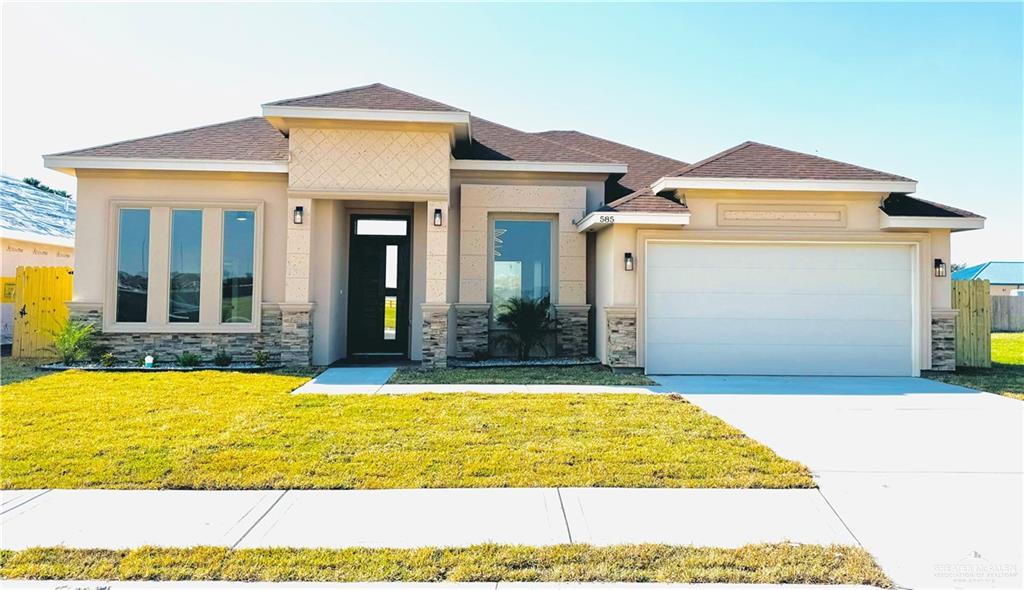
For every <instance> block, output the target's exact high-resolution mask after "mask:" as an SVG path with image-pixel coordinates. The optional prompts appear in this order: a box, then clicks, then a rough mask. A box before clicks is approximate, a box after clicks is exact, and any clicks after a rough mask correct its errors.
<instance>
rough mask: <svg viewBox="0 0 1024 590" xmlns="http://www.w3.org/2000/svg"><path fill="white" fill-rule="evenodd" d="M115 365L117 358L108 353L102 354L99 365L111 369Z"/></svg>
mask: <svg viewBox="0 0 1024 590" xmlns="http://www.w3.org/2000/svg"><path fill="white" fill-rule="evenodd" d="M116 363H117V357H116V356H114V355H113V353H110V352H104V353H103V354H102V355H101V356H100V365H101V366H104V367H113V366H114V365H115V364H116Z"/></svg>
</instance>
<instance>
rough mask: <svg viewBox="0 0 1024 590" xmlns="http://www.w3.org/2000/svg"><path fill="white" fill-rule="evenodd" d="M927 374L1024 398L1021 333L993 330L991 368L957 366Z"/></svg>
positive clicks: (949, 381) (1023, 359)
mask: <svg viewBox="0 0 1024 590" xmlns="http://www.w3.org/2000/svg"><path fill="white" fill-rule="evenodd" d="M927 376H928V378H930V379H935V380H937V381H943V382H945V383H952V384H954V385H961V386H963V387H970V388H971V389H980V390H982V391H988V392H991V393H998V394H1000V395H1005V396H1007V397H1012V398H1015V399H1019V400H1021V401H1024V334H1022V333H1013V334H1005V333H1004V334H992V368H990V369H983V368H972V367H959V368H957V370H956V373H941V372H929V373H928V375H927Z"/></svg>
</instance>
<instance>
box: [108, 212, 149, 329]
mask: <svg viewBox="0 0 1024 590" xmlns="http://www.w3.org/2000/svg"><path fill="white" fill-rule="evenodd" d="M148 299H149V209H121V211H120V214H119V216H118V234H117V312H116V314H115V317H116V321H118V322H145V321H146V307H147V300H148Z"/></svg>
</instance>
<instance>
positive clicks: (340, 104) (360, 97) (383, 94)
mask: <svg viewBox="0 0 1024 590" xmlns="http://www.w3.org/2000/svg"><path fill="white" fill-rule="evenodd" d="M268 104H270V105H273V106H288V107H320V108H327V109H374V110H393V111H455V112H465V111H463V109H458V108H455V107H453V106H449V105H446V104H444V103H440V102H437V101H436V100H430V99H429V98H424V97H422V96H418V95H416V94H412V93H411V92H406V91H404V90H399V89H397V88H392V87H390V86H386V85H384V84H379V83H378V84H370V85H367V86H358V87H356V88H346V89H344V90H335V91H334V92H325V93H323V94H314V95H312V96H301V97H299V98H286V99H284V100H278V101H275V102H271V103H268Z"/></svg>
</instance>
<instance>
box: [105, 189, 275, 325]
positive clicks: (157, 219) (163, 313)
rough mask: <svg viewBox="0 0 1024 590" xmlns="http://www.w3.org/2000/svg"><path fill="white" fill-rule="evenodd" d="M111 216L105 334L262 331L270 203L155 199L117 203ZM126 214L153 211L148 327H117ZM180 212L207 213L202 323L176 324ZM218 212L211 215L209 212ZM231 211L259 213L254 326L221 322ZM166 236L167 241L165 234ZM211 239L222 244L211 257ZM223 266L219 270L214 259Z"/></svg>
mask: <svg viewBox="0 0 1024 590" xmlns="http://www.w3.org/2000/svg"><path fill="white" fill-rule="evenodd" d="M108 208H109V210H108V215H107V223H108V225H107V228H108V231H107V257H106V261H105V263H106V272H105V277H106V283H105V288H104V290H103V291H104V301H103V331H104V332H113V333H151V334H183V333H203V334H218V333H220V334H232V333H234V334H238V333H258V332H260V331H261V329H262V308H263V271H264V269H263V236H264V226H265V224H266V219H265V218H264V212H265V211H264V202H263V201H253V200H239V201H221V200H209V201H197V200H194V199H191V200H181V201H178V200H155V199H112V200H111V201H110V202H109V204H108ZM121 209H149V210H150V213H149V217H150V221H149V232H150V234H149V235H150V240H149V243H150V250H149V281H150V282H149V293H148V299H147V312H146V322H145V323H142V322H131V323H126V322H117V321H116V315H115V314H116V309H117V246H118V240H119V239H120V235H121V228H120V219H119V215H120V210H121ZM179 209H193V210H194V209H199V210H202V211H203V233H202V236H203V240H204V244H203V246H202V248H201V250H202V258H201V274H200V296H199V297H200V315H199V322H197V323H171V322H170V321H169V319H170V318H169V316H168V313H169V311H170V247H171V211H174V210H179ZM211 210H212V211H213V212H214V214H213V215H211V214H210V213H209V212H210V211H211ZM225 210H232V211H234V210H252V211H255V212H256V224H255V228H254V229H255V232H254V235H253V241H254V248H255V252H254V253H253V295H252V297H253V302H252V307H253V309H252V315H253V321H252V322H251V323H247V324H241V323H222V322H221V321H220V317H221V315H220V299H221V298H220V290H219V287H220V285H221V281H222V273H223V255H224V253H223V246H222V245H221V242H222V241H223V235H224V233H223V216H224V211H225ZM212 218H216V219H218V220H219V221H218V222H217V223H216V227H209V225H210V224H209V221H210V220H211V219H212ZM161 231H162V232H164V235H163V236H161V235H160V233H159V232H161ZM208 238H209V239H211V240H212V242H211V243H213V244H217V246H218V247H217V248H215V249H216V250H217V251H216V252H214V253H212V254H211V253H210V246H209V245H207V244H206V243H205V241H206V240H207V239H208ZM211 256H212V257H213V258H215V259H216V261H217V268H216V271H214V269H213V268H212V263H211V261H210V260H209V258H210V257H211ZM211 299H215V302H214V303H215V305H214V309H213V310H212V311H213V312H215V313H211V311H210V310H209V308H210V303H209V302H210V300H211Z"/></svg>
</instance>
